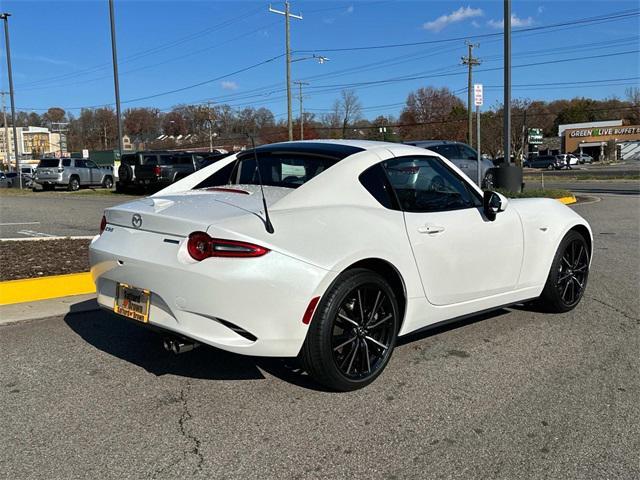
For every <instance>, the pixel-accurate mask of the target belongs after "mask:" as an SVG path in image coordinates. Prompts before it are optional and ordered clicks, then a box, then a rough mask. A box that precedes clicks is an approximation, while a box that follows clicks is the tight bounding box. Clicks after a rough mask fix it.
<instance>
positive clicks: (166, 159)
mask: <svg viewBox="0 0 640 480" xmlns="http://www.w3.org/2000/svg"><path fill="white" fill-rule="evenodd" d="M179 162H180V160H179V159H178V158H176V157H173V156H172V155H160V162H159V165H175V164H177V163H179Z"/></svg>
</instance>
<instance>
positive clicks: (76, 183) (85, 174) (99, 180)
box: [33, 158, 113, 192]
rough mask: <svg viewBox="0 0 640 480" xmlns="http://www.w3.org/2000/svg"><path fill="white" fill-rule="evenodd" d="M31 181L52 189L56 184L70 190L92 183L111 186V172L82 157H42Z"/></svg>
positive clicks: (46, 188) (105, 186)
mask: <svg viewBox="0 0 640 480" xmlns="http://www.w3.org/2000/svg"><path fill="white" fill-rule="evenodd" d="M33 181H34V182H35V183H37V184H39V185H42V189H43V190H53V189H55V188H56V187H58V186H61V187H62V186H63V187H67V188H68V189H69V190H70V191H72V192H75V191H76V190H79V189H80V187H85V186H86V187H88V186H93V185H102V186H103V187H104V188H112V187H113V172H112V171H111V170H110V169H108V168H101V167H98V165H96V164H95V162H92V161H91V160H87V159H84V158H43V159H42V160H40V163H39V164H38V168H36V171H35V174H34V176H33ZM33 189H34V190H36V187H35V186H34V187H33Z"/></svg>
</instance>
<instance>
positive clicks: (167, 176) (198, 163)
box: [135, 152, 227, 188]
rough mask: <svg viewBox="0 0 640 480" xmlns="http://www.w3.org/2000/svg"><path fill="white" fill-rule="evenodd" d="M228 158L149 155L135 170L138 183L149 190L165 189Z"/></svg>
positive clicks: (177, 153)
mask: <svg viewBox="0 0 640 480" xmlns="http://www.w3.org/2000/svg"><path fill="white" fill-rule="evenodd" d="M226 156H227V155H226V154H213V153H202V152H198V153H195V152H172V153H171V154H158V155H155V156H151V155H149V156H147V158H145V161H144V163H143V164H142V165H138V166H136V168H135V178H136V183H137V184H138V185H141V186H145V187H149V188H154V187H165V186H167V185H170V184H172V183H173V182H177V181H178V180H181V179H183V178H185V177H186V176H187V175H190V174H192V173H193V172H195V171H196V170H200V169H201V168H204V167H206V166H207V165H210V164H211V163H213V162H215V161H217V160H220V159H221V158H224V157H226Z"/></svg>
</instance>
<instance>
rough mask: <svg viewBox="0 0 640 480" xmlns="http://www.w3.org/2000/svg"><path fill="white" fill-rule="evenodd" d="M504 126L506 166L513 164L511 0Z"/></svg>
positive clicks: (506, 9) (506, 17) (508, 4)
mask: <svg viewBox="0 0 640 480" xmlns="http://www.w3.org/2000/svg"><path fill="white" fill-rule="evenodd" d="M503 110H504V115H503V116H504V126H503V137H504V138H503V142H504V143H503V150H504V163H505V165H507V166H508V165H510V164H511V0H504V106H503Z"/></svg>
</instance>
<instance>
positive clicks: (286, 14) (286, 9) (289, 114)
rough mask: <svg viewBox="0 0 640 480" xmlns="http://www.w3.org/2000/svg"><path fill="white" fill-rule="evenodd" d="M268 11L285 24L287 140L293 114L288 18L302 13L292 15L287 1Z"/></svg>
mask: <svg viewBox="0 0 640 480" xmlns="http://www.w3.org/2000/svg"><path fill="white" fill-rule="evenodd" d="M269 11H270V12H271V13H277V14H278V15H284V19H285V20H284V24H285V41H286V47H285V53H286V57H287V60H286V63H287V127H288V130H289V141H292V140H293V114H292V110H291V40H290V35H289V33H290V32H289V30H290V28H289V18H296V19H298V20H302V15H294V14H292V13H291V12H290V10H289V2H288V1H285V2H284V12H282V11H280V10H275V9H273V8H271V5H269Z"/></svg>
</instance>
